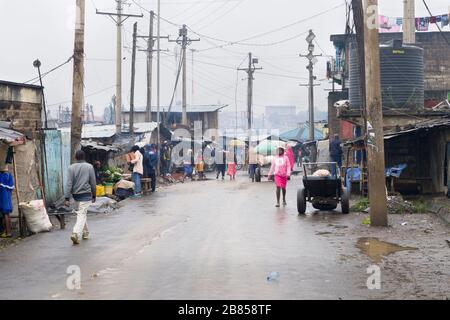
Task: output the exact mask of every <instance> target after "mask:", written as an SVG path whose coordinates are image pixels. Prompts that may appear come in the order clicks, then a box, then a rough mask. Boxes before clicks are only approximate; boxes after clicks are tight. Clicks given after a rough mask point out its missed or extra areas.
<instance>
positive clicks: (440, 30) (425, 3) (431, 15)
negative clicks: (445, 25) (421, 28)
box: [422, 0, 450, 46]
mask: <svg viewBox="0 0 450 320" xmlns="http://www.w3.org/2000/svg"><path fill="white" fill-rule="evenodd" d="M422 1H423V4H424V5H425V8H427V11H428V13H429V14H430V17H434V16H433V14H432V13H431V10H430V8H429V7H428V4H427V2H426V1H425V0H422ZM436 26H437V27H438V29H439V32H440V34H441V35H442V38H444V40H445V42H447V44H448V45H449V46H450V41H449V40H448V39H447V37H446V36H445V35H444V33H443V32H442V29H441V27H440V26H439V24H438V23H436Z"/></svg>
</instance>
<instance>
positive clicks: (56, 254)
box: [0, 176, 450, 299]
mask: <svg viewBox="0 0 450 320" xmlns="http://www.w3.org/2000/svg"><path fill="white" fill-rule="evenodd" d="M299 183H300V180H299V179H298V178H296V179H295V180H294V181H292V182H291V183H290V186H289V187H288V188H289V190H288V206H287V207H286V208H280V209H277V208H275V201H274V187H273V185H272V184H270V183H261V184H251V183H250V182H248V181H247V180H246V179H245V177H244V176H242V177H239V179H238V181H237V182H230V181H216V180H211V181H206V182H194V183H191V182H189V183H186V184H184V185H182V184H179V185H175V186H171V187H169V188H166V189H164V190H161V191H160V192H159V193H158V194H157V195H155V196H150V197H148V198H143V199H139V200H129V201H125V202H124V206H123V207H122V209H121V210H120V211H118V212H115V213H113V214H111V215H107V216H105V215H98V216H89V222H90V229H91V239H90V240H88V241H84V242H83V243H82V244H81V245H80V246H77V247H73V246H72V245H71V242H70V240H69V236H70V228H71V227H72V225H73V222H74V221H73V220H71V221H70V222H69V224H68V229H67V230H62V231H61V230H54V231H53V232H51V233H48V234H41V235H37V236H34V237H30V238H28V239H26V240H24V241H22V242H20V243H19V244H17V245H16V246H13V247H10V248H8V249H6V250H4V251H2V252H0V274H1V280H0V282H1V283H0V298H2V299H14V298H19V299H375V298H395V299H401V298H433V299H443V298H445V297H448V296H450V283H449V281H450V280H449V279H450V275H449V269H450V268H449V266H450V262H449V261H450V248H449V247H448V245H447V243H446V242H445V238H446V237H447V236H448V235H449V233H448V230H449V229H448V227H446V226H444V225H443V224H442V223H441V222H440V221H438V220H437V219H435V218H434V217H432V216H429V215H417V216H395V217H392V219H391V223H392V227H391V228H389V229H385V230H377V229H368V228H367V227H366V226H362V225H361V221H362V220H363V219H364V215H357V214H351V215H348V216H344V215H341V214H340V213H339V212H334V213H318V212H315V211H314V210H313V209H312V208H311V209H310V210H309V213H308V214H307V215H306V216H298V215H297V211H296V206H295V200H296V192H295V189H296V187H297V185H298V184H299ZM338 209H339V208H338ZM403 221H408V224H407V225H406V226H402V225H401V223H402V222H403ZM424 221H425V222H424ZM422 229H423V230H422ZM425 230H428V232H425ZM430 230H431V231H430ZM373 238H379V239H380V240H384V241H389V243H390V246H391V245H401V246H405V247H407V248H414V249H416V250H399V251H395V252H387V253H386V255H383V252H382V251H379V250H380V249H376V250H378V251H376V256H375V258H374V256H373V254H372V255H371V254H370V253H371V252H373V250H374V249H370V248H366V249H368V250H364V245H366V246H368V245H370V244H371V243H372V241H374V240H373ZM367 239H369V240H370V241H369V240H367ZM377 248H378V247H377ZM388 248H391V247H388ZM371 250H372V251H371ZM374 264H376V265H378V266H379V267H380V268H381V280H382V282H381V283H382V288H381V290H369V289H368V288H367V284H366V282H367V278H368V277H369V276H370V275H369V274H367V268H368V267H369V266H371V265H374ZM69 266H78V267H79V268H80V270H81V279H82V282H81V289H80V290H73V291H71V290H68V289H67V286H66V281H67V278H68V275H67V274H66V271H67V268H68V267H69ZM421 268H422V269H421ZM272 272H278V273H279V276H278V278H277V279H275V280H274V281H267V276H268V275H269V274H270V273H272Z"/></svg>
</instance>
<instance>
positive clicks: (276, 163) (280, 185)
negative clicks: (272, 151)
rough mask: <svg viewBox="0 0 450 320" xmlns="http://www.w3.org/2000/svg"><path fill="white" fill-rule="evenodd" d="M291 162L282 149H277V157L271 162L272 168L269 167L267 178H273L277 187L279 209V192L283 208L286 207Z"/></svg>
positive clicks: (278, 205)
mask: <svg viewBox="0 0 450 320" xmlns="http://www.w3.org/2000/svg"><path fill="white" fill-rule="evenodd" d="M291 168H292V166H291V162H290V160H289V157H288V156H287V155H286V151H285V149H284V148H283V147H279V148H278V149H277V156H276V157H275V159H274V160H273V161H272V166H271V167H270V171H269V177H274V178H275V185H276V186H277V191H276V194H277V205H276V207H277V208H279V207H280V196H281V191H283V206H286V205H287V203H286V186H287V182H288V178H289V177H290V176H291V172H292V169H291Z"/></svg>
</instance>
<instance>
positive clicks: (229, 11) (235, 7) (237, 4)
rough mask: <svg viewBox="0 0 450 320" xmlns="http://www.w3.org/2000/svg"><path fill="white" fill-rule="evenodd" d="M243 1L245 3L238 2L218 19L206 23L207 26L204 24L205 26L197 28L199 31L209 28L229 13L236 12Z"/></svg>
mask: <svg viewBox="0 0 450 320" xmlns="http://www.w3.org/2000/svg"><path fill="white" fill-rule="evenodd" d="M244 1H245V0H241V1H239V2H238V3H236V4H235V5H234V6H233V7H231V8H230V9H229V10H228V11H226V12H225V13H223V14H222V15H220V16H219V17H217V18H215V19H214V21H213V22H210V23H207V24H205V25H203V26H201V27H199V30H201V29H204V28H206V27H208V26H210V25H211V24H213V23H216V22H217V20H220V19H222V18H224V17H225V16H227V15H228V14H230V13H231V12H233V11H234V10H236V9H237V7H239V6H240V5H241V4H243V3H244Z"/></svg>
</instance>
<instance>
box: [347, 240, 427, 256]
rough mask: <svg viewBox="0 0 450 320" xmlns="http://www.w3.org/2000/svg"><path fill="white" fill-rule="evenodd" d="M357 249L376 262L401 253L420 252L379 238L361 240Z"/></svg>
mask: <svg viewBox="0 0 450 320" xmlns="http://www.w3.org/2000/svg"><path fill="white" fill-rule="evenodd" d="M356 247H357V248H358V249H359V250H361V251H362V252H363V253H364V254H366V255H367V256H369V257H370V258H371V259H372V260H373V261H374V262H381V259H382V258H383V257H386V256H388V255H390V254H393V253H396V252H399V251H412V250H418V249H417V248H413V247H402V246H399V245H397V244H394V243H389V242H384V241H380V240H379V239H378V238H360V239H359V240H358V242H357V244H356Z"/></svg>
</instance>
